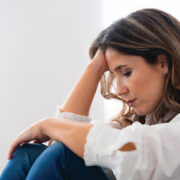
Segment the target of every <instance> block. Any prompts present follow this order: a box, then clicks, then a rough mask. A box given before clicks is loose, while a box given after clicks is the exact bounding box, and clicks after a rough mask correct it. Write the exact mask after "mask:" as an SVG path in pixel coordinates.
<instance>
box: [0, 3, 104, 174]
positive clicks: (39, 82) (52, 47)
mask: <svg viewBox="0 0 180 180" xmlns="http://www.w3.org/2000/svg"><path fill="white" fill-rule="evenodd" d="M101 9H102V4H101V0H98V1H97V0H85V1H84V0H76V1H73V0H64V1H62V0H31V1H24V0H8V1H7V0H1V1H0V87H1V88H0V122H1V126H0V171H1V170H2V167H3V166H4V164H5V163H6V156H7V151H8V148H9V145H10V142H11V141H12V139H13V138H14V137H15V136H17V134H18V133H19V132H20V131H21V130H23V129H24V128H25V127H27V126H28V125H30V124H31V123H33V122H35V121H37V120H39V119H41V118H44V117H47V116H53V115H54V112H55V109H56V107H57V105H60V104H62V103H63V101H64V100H65V98H66V96H67V95H68V94H69V92H70V91H71V90H72V87H73V86H74V85H75V83H76V82H77V80H78V78H79V77H80V75H81V74H82V72H83V70H84V68H85V67H86V65H87V64H88V62H89V57H88V48H89V45H90V43H91V42H92V40H93V39H94V38H95V37H96V35H97V33H98V32H99V31H100V30H101V29H102V10H101ZM97 96H99V95H97ZM97 96H96V98H95V103H94V104H93V107H92V111H91V114H92V117H93V118H95V119H97V118H98V119H101V118H103V105H102V101H101V98H97ZM92 112H93V113H92Z"/></svg>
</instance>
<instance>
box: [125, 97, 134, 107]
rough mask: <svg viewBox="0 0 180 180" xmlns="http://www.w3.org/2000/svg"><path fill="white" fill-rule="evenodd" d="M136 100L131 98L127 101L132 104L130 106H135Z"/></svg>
mask: <svg viewBox="0 0 180 180" xmlns="http://www.w3.org/2000/svg"><path fill="white" fill-rule="evenodd" d="M135 101H136V99H133V100H129V101H127V103H128V104H129V105H130V106H132V107H133V106H134V102H135Z"/></svg>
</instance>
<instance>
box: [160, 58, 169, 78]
mask: <svg viewBox="0 0 180 180" xmlns="http://www.w3.org/2000/svg"><path fill="white" fill-rule="evenodd" d="M157 62H158V64H159V67H160V70H162V72H163V74H164V76H166V75H167V74H168V64H167V60H166V55H164V54H158V55H157Z"/></svg>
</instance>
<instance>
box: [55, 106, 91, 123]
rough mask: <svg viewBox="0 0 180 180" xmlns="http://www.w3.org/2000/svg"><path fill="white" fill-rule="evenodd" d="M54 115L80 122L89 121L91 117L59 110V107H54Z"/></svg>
mask: <svg viewBox="0 0 180 180" xmlns="http://www.w3.org/2000/svg"><path fill="white" fill-rule="evenodd" d="M54 117H55V118H63V119H71V120H74V121H80V122H90V121H91V118H90V117H89V116H84V115H80V114H75V113H72V112H61V111H60V107H57V108H56V113H55V115H54Z"/></svg>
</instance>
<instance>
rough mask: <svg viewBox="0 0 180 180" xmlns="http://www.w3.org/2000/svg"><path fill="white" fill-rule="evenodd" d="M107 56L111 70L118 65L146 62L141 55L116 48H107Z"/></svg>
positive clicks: (125, 65) (133, 64) (126, 65)
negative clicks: (128, 53) (126, 52)
mask: <svg viewBox="0 0 180 180" xmlns="http://www.w3.org/2000/svg"><path fill="white" fill-rule="evenodd" d="M105 57H106V60H107V63H108V65H109V69H110V71H114V70H115V69H116V68H117V66H120V67H128V66H136V65H137V64H139V65H142V64H144V63H145V61H144V59H143V58H142V57H141V56H133V55H127V54H124V53H122V52H119V51H117V50H114V49H107V50H106V52H105Z"/></svg>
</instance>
